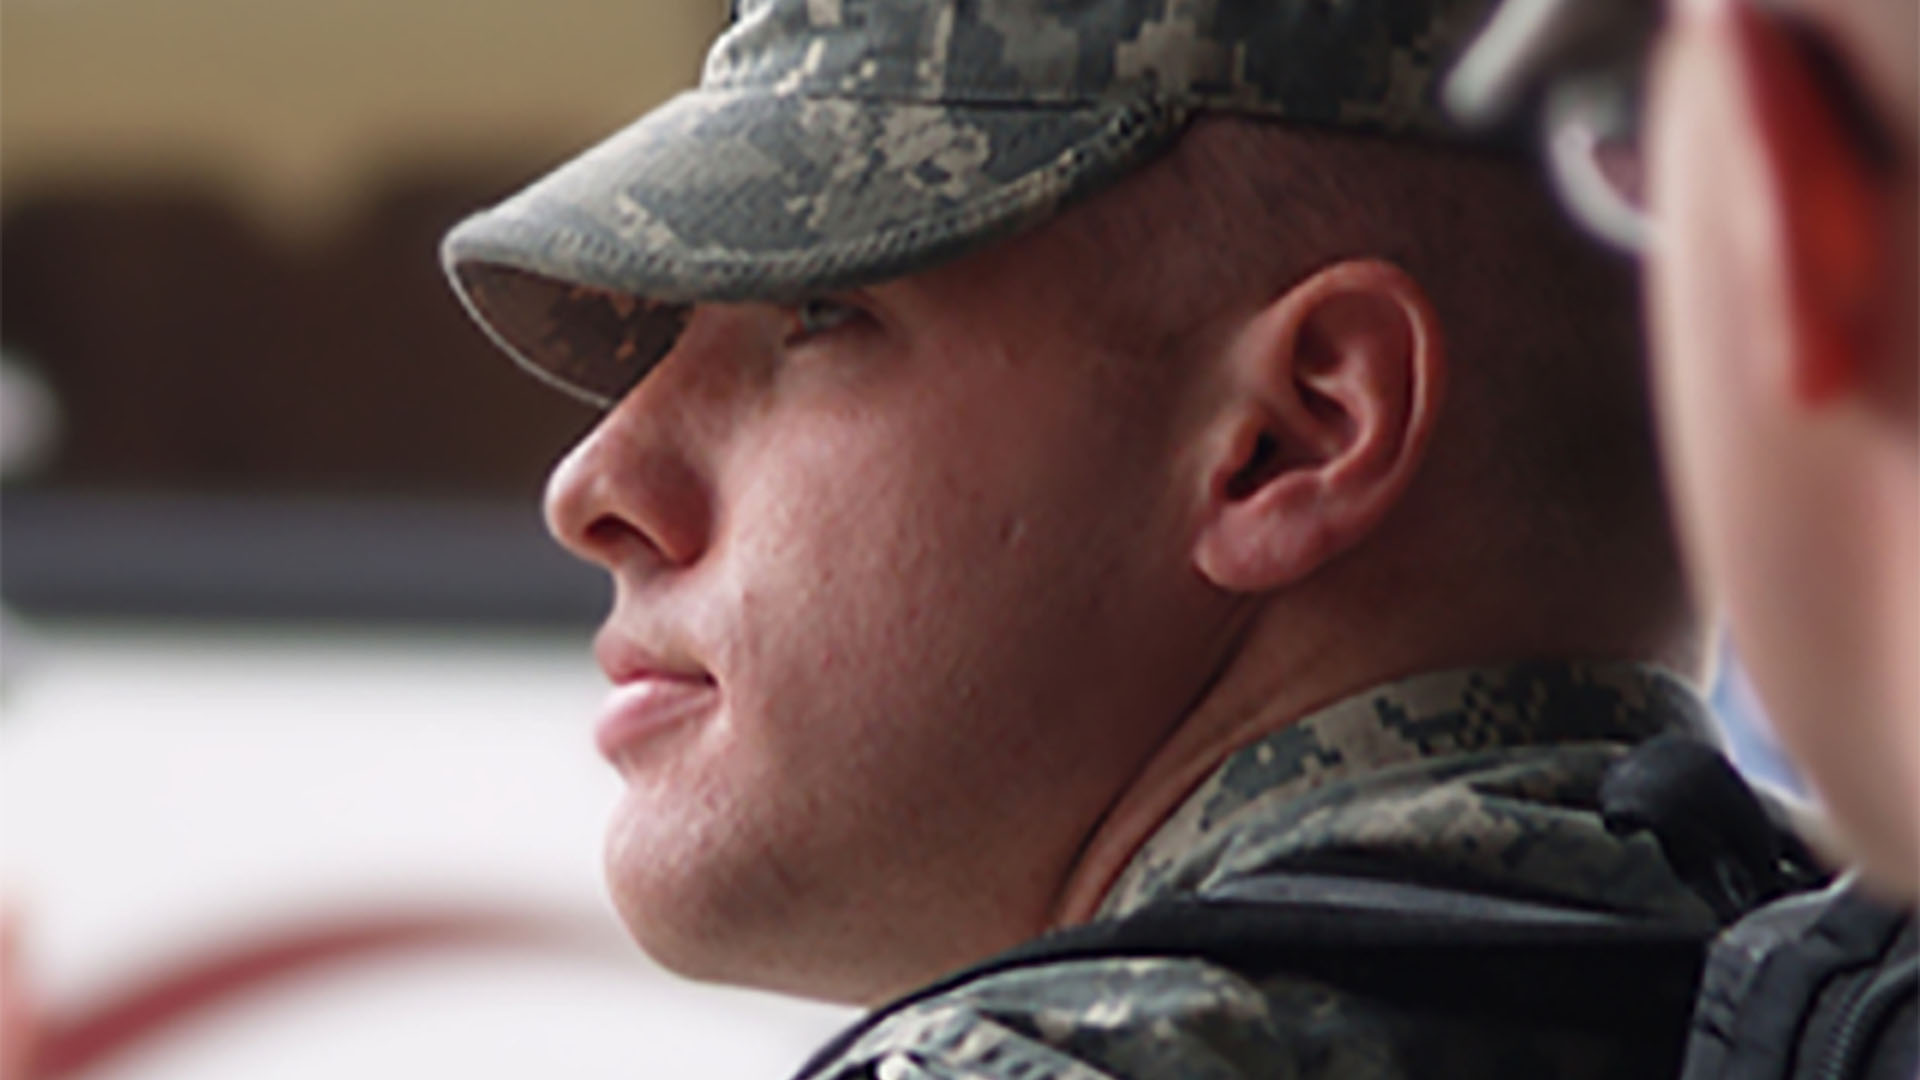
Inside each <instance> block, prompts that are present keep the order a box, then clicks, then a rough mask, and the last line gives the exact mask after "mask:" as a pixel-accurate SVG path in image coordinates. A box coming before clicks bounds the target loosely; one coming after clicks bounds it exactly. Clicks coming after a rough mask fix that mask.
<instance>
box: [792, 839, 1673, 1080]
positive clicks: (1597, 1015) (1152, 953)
mask: <svg viewBox="0 0 1920 1080" xmlns="http://www.w3.org/2000/svg"><path fill="white" fill-rule="evenodd" d="M1709 932H1710V931H1707V930H1703V929H1702V928H1701V927H1698V926H1686V925H1681V924H1677V923H1671V922H1664V921H1656V920H1651V919H1642V918H1636V917H1632V916H1626V915H1620V914H1617V913H1611V912H1603V911H1596V910H1591V909H1587V908H1579V907H1573V906H1568V905H1561V904H1555V903H1550V902H1545V901H1539V900H1534V899H1529V898H1519V897H1506V896H1493V895H1488V894H1483V893H1474V892H1467V891H1462V890H1457V889H1453V888H1448V887H1444V886H1435V885H1426V884H1418V883H1412V882H1404V881H1395V880H1390V879H1385V878H1376V877H1364V876H1355V875H1345V874H1326V873H1275V874H1270V875H1262V876H1259V877H1253V878H1245V879H1240V880H1236V881H1234V882H1232V883H1231V884H1229V885H1225V886H1222V887H1220V888H1218V889H1215V890H1210V891H1209V892H1208V893H1206V894H1204V895H1200V896H1190V897H1183V898H1180V899H1177V900H1172V901H1167V902H1164V903H1160V904H1155V905H1152V906H1149V907H1146V908H1144V909H1142V910H1140V911H1138V912H1135V913H1133V914H1131V915H1129V916H1127V917H1125V918H1122V919H1114V920H1106V921H1102V922H1096V923H1092V924H1088V925H1085V926H1078V927H1073V928H1070V929H1066V930H1061V931H1056V932H1054V933H1051V934H1048V935H1046V936H1044V937H1041V938H1037V939H1035V940H1033V941H1030V942H1027V943H1026V944H1024V945H1021V946H1018V947H1016V948H1014V949H1011V950H1009V951H1007V952H1005V953H1001V954H1000V955H998V956H996V957H994V958H992V959H990V960H987V961H986V962H984V963H981V964H977V965H974V966H972V967H969V968H966V969H964V970H962V971H959V972H956V973H954V974H952V975H949V976H947V977H945V978H943V979H941V980H939V981H937V982H935V983H933V984H932V985H930V986H927V987H924V988H922V989H920V990H918V991H915V992H914V993H912V994H909V995H907V996H905V997H903V998H900V999H898V1000H896V1001H894V1002H892V1003H890V1004H888V1005H886V1006H883V1007H882V1008H879V1009H876V1010H875V1011H873V1012H872V1013H869V1014H868V1015H867V1016H865V1017H863V1018H862V1019H861V1020H859V1021H858V1022H856V1023H855V1024H854V1025H852V1026H851V1027H849V1028H848V1029H846V1030H845V1031H843V1032H842V1033H841V1034H840V1035H839V1036H838V1037H837V1038H835V1039H834V1040H833V1041H832V1042H830V1043H828V1044H827V1045H826V1046H825V1047H823V1048H822V1049H821V1050H820V1051H819V1053H817V1054H815V1055H814V1056H813V1058H812V1059H810V1060H809V1061H808V1062H807V1064H806V1065H805V1066H803V1067H802V1068H801V1070H800V1072H799V1073H798V1074H796V1080H806V1078H809V1077H812V1076H814V1075H815V1074H816V1073H818V1072H820V1071H821V1070H823V1069H825V1068H826V1067H827V1066H828V1065H829V1064H831V1063H832V1062H833V1061H835V1060H836V1059H838V1058H839V1057H840V1056H841V1055H843V1054H844V1053H846V1051H847V1050H849V1049H850V1048H851V1047H852V1046H853V1044H854V1043H855V1042H857V1041H858V1040H859V1039H860V1038H861V1037H862V1036H863V1035H865V1034H866V1033H867V1032H869V1031H871V1030H873V1029H874V1028H875V1027H877V1026H878V1025H879V1024H881V1023H882V1022H884V1021H885V1020H886V1019H887V1018H889V1017H891V1016H893V1015H894V1014H896V1013H898V1012H900V1011H902V1010H905V1009H908V1008H910V1007H912V1006H914V1005H916V1004H918V1003H920V1002H922V1001H926V1000H928V999H930V998H934V997H938V996H940V995H942V994H945V993H948V992H950V991H952V990H955V989H957V988H959V987H961V986H963V985H965V984H968V983H971V982H974V981H976V980H979V979H982V978H986V977H988V976H992V975H996V974H999V973H1002V972H1006V971H1011V970H1015V969H1019V968H1026V967H1033V966H1038V965H1045V964H1060V963H1070V962H1073V961H1076V960H1089V959H1105V958H1112V957H1156V958H1165V959H1185V960H1200V961H1204V962H1207V963H1211V964H1215V965H1218V966H1220V967H1223V968H1226V969H1228V970H1231V971H1234V972H1237V973H1239V974H1241V975H1243V976H1245V977H1248V978H1252V979H1259V978H1261V977H1264V976H1268V975H1273V974H1278V973H1282V972H1284V973H1287V974H1289V975H1295V976H1299V977H1302V978H1308V979H1317V980H1320V981H1324V982H1327V983H1329V984H1331V985H1335V986H1339V987H1341V988H1343V989H1346V990H1348V991H1351V992H1354V993H1359V994H1365V995H1369V996H1372V997H1376V998H1380V999H1383V1000H1390V1001H1396V1002H1400V1003H1403V1004H1405V1005H1407V1006H1408V1007H1412V1008H1420V1009H1425V1010H1429V1011H1434V1012H1436V1013H1438V1014H1441V1015H1457V1016H1460V1017H1462V1018H1471V1017H1474V1016H1494V1017H1497V1018H1499V1019H1500V1020H1502V1021H1505V1022H1520V1023H1534V1024H1542V1025H1548V1024H1550V1025H1555V1026H1557V1027H1560V1028H1563V1029H1568V1030H1585V1031H1590V1032H1593V1033H1596V1034H1598V1035H1601V1036H1615V1035H1618V1034H1619V1033H1621V1032H1632V1033H1634V1034H1635V1036H1636V1037H1641V1038H1646V1039H1647V1040H1648V1041H1649V1047H1650V1052H1652V1053H1657V1054H1659V1055H1663V1056H1662V1057H1660V1060H1670V1061H1677V1060H1678V1059H1679V1050H1680V1046H1681V1044H1682V1041H1683V1039H1684V1037H1685V1028H1686V1018H1687V1016H1688V1014H1689V1012H1690V1011H1691V1010H1690V1005H1691V1000H1692V994H1693V987H1694V984H1695V982H1696V980H1697V978H1698V974H1699V968H1700V962H1701V959H1702V956H1703V954H1704V949H1705V942H1706V938H1707V936H1708V933H1709Z"/></svg>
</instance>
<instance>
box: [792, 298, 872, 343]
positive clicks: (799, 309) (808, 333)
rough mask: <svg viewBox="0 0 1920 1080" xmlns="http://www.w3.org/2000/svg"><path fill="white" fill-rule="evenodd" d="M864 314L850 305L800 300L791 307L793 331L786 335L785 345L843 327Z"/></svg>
mask: <svg viewBox="0 0 1920 1080" xmlns="http://www.w3.org/2000/svg"><path fill="white" fill-rule="evenodd" d="M865 314H866V313H865V312H863V311H861V310H860V309H859V308H857V307H854V306H853V305H852V304H845V303H841V302H840V301H838V300H826V299H820V298H815V299H811V300H802V301H800V302H799V303H798V304H795V305H794V306H793V329H792V331H791V332H790V333H788V335H787V343H788V344H790V345H792V344H798V343H799V342H801V341H804V340H806V339H807V338H810V337H812V336H814V335H815V334H824V333H826V332H827V331H829V330H835V329H838V328H840V327H842V326H845V325H846V324H847V323H850V322H852V321H853V320H855V319H858V318H860V317H861V316H863V315H865Z"/></svg>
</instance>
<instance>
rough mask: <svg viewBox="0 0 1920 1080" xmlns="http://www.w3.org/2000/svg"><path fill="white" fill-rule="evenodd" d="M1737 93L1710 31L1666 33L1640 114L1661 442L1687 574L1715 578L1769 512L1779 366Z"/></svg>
mask: <svg viewBox="0 0 1920 1080" xmlns="http://www.w3.org/2000/svg"><path fill="white" fill-rule="evenodd" d="M1738 89H1739V84H1738V82H1737V80H1736V79H1735V77H1734V74H1733V72H1731V71H1730V70H1729V69H1728V62H1727V60H1726V58H1725V56H1724V55H1723V50H1721V49H1720V48H1719V43H1718V42H1717V40H1716V39H1714V38H1712V37H1710V36H1707V35H1705V34H1702V33H1699V32H1694V33H1691V34H1676V35H1674V36H1673V37H1672V38H1671V39H1670V40H1669V41H1668V42H1667V45H1666V47H1665V48H1664V49H1663V51H1662V55H1661V62H1660V66H1659V69H1658V71H1657V73H1656V78H1655V84H1654V90H1653V94H1654V97H1653V102H1652V108H1651V110H1650V114H1651V115H1652V117H1653V118H1654V121H1653V126H1652V129H1651V131H1650V133H1649V145H1650V155H1651V168H1650V194H1651V199H1652V204H1653V212H1654V215H1655V232H1654V244H1653V250H1652V251H1651V252H1650V259H1649V266H1648V274H1647V288H1648V305H1647V307H1648V314H1649V324H1650V330H1651V334H1652V338H1653V342H1652V344H1653V355H1654V365H1655V372H1654V375H1655V378H1654V384H1655V392H1656V395H1657V399H1658V401H1657V405H1658V414H1659V420H1660V426H1661V435H1662V450H1663V456H1664V459H1665V463H1666V468H1667V471H1668V475H1669V480H1670V482H1671V485H1670V486H1671V487H1672V489H1673V494H1674V496H1675V501H1676V504H1677V507H1678V509H1679V511H1680V516H1681V519H1682V525H1683V529H1684V532H1685V533H1686V539H1687V544H1688V548H1689V550H1690V551H1691V553H1692V561H1693V563H1694V569H1695V571H1696V573H1698V574H1701V575H1702V576H1703V577H1705V578H1707V579H1710V580H1711V581H1712V582H1713V583H1715V584H1719V583H1720V582H1722V581H1725V580H1726V579H1728V578H1730V577H1738V576H1740V575H1741V572H1742V570H1741V564H1742V563H1743V562H1745V561H1748V560H1747V559H1746V556H1745V555H1744V554H1743V553H1744V552H1746V551H1747V550H1748V545H1745V544H1743V543H1742V537H1743V536H1750V534H1751V531H1752V530H1754V529H1760V528H1766V527H1767V525H1768V521H1769V519H1770V518H1771V517H1773V516H1774V515H1773V512H1772V509H1771V508H1773V507H1776V506H1777V502H1776V501H1775V500H1770V499H1768V498H1766V497H1765V495H1766V493H1765V491H1764V488H1765V483H1764V481H1763V480H1762V479H1761V477H1762V474H1764V473H1765V471H1766V470H1765V468H1764V466H1763V463H1764V462H1765V460H1766V459H1767V456H1768V454H1769V453H1770V452H1771V447H1770V442H1771V439H1770V437H1769V435H1768V432H1767V427H1768V425H1767V418H1766V417H1765V415H1764V411H1765V410H1764V408H1763V407H1764V406H1765V405H1766V404H1767V398H1768V395H1769V383H1770V382H1771V381H1774V380H1776V379H1777V378H1778V377H1780V375H1781V373H1783V372H1785V371H1786V370H1787V364H1788V357H1787V355H1786V353H1785V350H1786V349H1787V347H1788V345H1787V342H1788V341H1789V333H1788V331H1789V327H1788V325H1787V324H1786V322H1785V320H1784V319H1783V318H1782V317H1781V310H1782V309H1781V307H1780V305H1779V304H1778V303H1777V300H1778V295H1777V293H1778V290H1777V288H1775V284H1776V283H1775V282H1773V281H1772V280H1771V279H1770V277H1769V275H1768V274H1767V273H1766V270H1765V268H1766V267H1767V266H1768V265H1770V260H1771V258H1772V257H1773V254H1774V252H1775V251H1776V250H1777V243H1776V242H1775V235H1774V232H1775V230H1774V229H1773V227H1772V222H1771V220H1770V216H1769V214H1770V210H1769V203H1768V192H1769V188H1768V184H1767V180H1766V174H1765V170H1764V168H1763V167H1762V162H1761V161H1760V155H1759V154H1758V152H1757V145H1756V143H1755V141H1754V140H1755V135H1754V132H1753V130H1752V125H1751V123H1750V117H1748V116H1747V114H1746V111H1745V109H1744V108H1743V107H1742V106H1741V105H1740V102H1739V99H1738V97H1737V91H1738ZM1728 584H1732V585H1735V586H1736V587H1737V582H1728Z"/></svg>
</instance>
